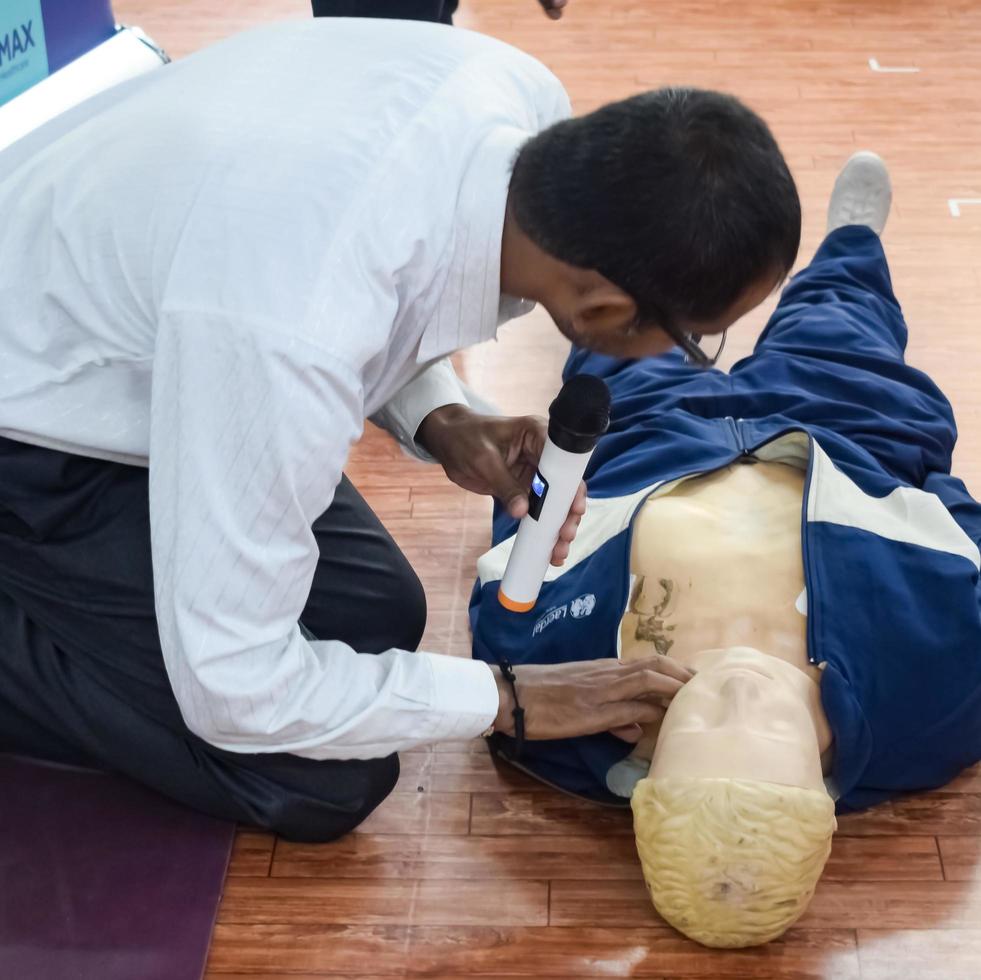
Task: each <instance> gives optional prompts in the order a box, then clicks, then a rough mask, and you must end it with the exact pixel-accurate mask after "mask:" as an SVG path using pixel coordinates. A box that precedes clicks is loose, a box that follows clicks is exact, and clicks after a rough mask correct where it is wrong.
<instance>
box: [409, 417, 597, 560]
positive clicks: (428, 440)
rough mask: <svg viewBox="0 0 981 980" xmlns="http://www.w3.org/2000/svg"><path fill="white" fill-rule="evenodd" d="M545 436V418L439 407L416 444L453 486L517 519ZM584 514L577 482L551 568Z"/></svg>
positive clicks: (561, 557) (583, 488) (521, 514)
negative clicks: (485, 497) (492, 500)
mask: <svg viewBox="0 0 981 980" xmlns="http://www.w3.org/2000/svg"><path fill="white" fill-rule="evenodd" d="M546 432H547V425H546V423H545V420H544V419H540V418H536V417H535V416H532V415H524V416H521V417H519V418H502V417H498V416H494V415H478V414H477V413H476V412H473V411H471V410H470V409H469V408H467V407H466V406H465V405H445V406H444V407H443V408H437V409H436V410H435V411H433V412H430V413H429V415H427V416H426V418H425V419H424V420H423V422H422V425H420V426H419V431H418V432H417V433H416V440H417V441H418V442H419V443H420V444H421V445H422V446H424V447H425V448H426V449H427V450H428V451H429V452H430V453H432V455H433V456H434V457H435V458H436V459H437V460H438V461H439V462H440V463H441V464H442V465H443V469H444V470H446V475H447V476H448V477H449V478H450V479H451V480H452V481H453V482H454V483H455V484H457V486H461V487H463V488H464V490H472V491H473V492H474V493H485V494H490V495H492V496H494V497H497V499H498V500H500V501H501V503H502V504H504V506H505V507H506V508H507V511H508V513H509V514H510V515H511V516H512V517H513V518H515V519H520V518H522V517H524V516H525V514H527V513H528V489H529V488H530V486H531V478H532V476H534V474H535V470H536V468H537V467H538V460H539V459H540V458H541V455H542V450H543V449H544V448H545V437H546ZM585 513H586V485H585V484H584V483H583V484H580V486H579V490H578V492H577V493H576V499H575V500H574V501H573V502H572V507H571V508H570V510H569V516H568V518H567V519H566V522H565V523H564V524H563V525H562V528H561V530H560V531H559V539H558V541H557V542H556V545H555V548H554V549H553V551H552V564H553V565H561V564H562V563H563V562H564V561H565V559H566V558H567V557H568V555H569V545H570V544H571V543H572V541H573V539H574V538H575V536H576V531H577V530H578V528H579V522H580V521H581V520H582V515H583V514H585Z"/></svg>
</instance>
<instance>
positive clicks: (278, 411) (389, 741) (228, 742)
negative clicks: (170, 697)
mask: <svg viewBox="0 0 981 980" xmlns="http://www.w3.org/2000/svg"><path fill="white" fill-rule="evenodd" d="M362 424H363V413H362V391H361V386H360V383H359V379H358V377H357V375H356V374H355V372H353V371H352V370H351V369H350V368H349V367H348V366H347V365H346V364H345V363H344V362H343V361H342V360H341V359H340V358H338V357H336V356H333V355H332V354H331V352H330V351H327V350H324V349H321V348H320V347H318V346H316V345H313V344H310V343H309V342H307V341H304V340H301V339H299V338H297V337H296V336H293V335H290V334H289V333H287V332H286V331H281V330H279V329H277V325H276V324H267V323H243V322H242V321H238V322H231V321H230V318H228V317H227V316H225V315H222V314H219V313H210V312H200V311H188V310H179V311H169V312H167V313H166V314H165V315H164V316H162V318H161V322H160V323H159V325H158V335H157V346H156V350H155V354H154V370H153V385H152V399H151V419H150V521H151V543H152V553H153V569H154V590H155V598H156V611H157V619H158V623H159V629H160V641H161V647H162V650H163V657H164V662H165V665H166V668H167V673H168V676H169V678H170V681H171V684H172V686H173V689H174V694H175V696H176V699H177V702H178V704H179V706H180V709H181V712H182V715H183V717H184V720H185V722H186V723H187V725H188V727H189V728H190V729H191V730H192V731H193V732H195V733H196V734H197V735H199V736H200V737H202V738H203V739H205V740H206V741H208V742H210V743H212V744H214V745H217V746H219V747H221V748H224V749H228V750H231V751H238V752H292V753H294V754H296V755H302V756H308V757H310V758H314V759H346V758H361V759H365V758H374V757H379V756H383V755H388V754H390V753H392V752H396V751H399V750H403V749H406V748H409V747H411V746H414V745H418V744H424V743H427V742H433V741H438V740H441V739H447V738H468V737H473V736H476V735H478V734H479V733H480V732H481V731H483V730H484V729H486V728H487V727H488V726H489V725H490V723H491V722H492V721H493V718H494V716H495V715H496V713H497V708H498V695H497V686H496V683H495V681H494V678H493V675H492V674H491V672H490V670H489V668H488V667H487V666H486V664H483V663H480V662H476V661H470V660H464V659H458V658H453V657H448V656H439V655H437V654H431V653H408V652H405V651H400V650H389V651H387V652H385V653H382V654H380V655H369V654H359V653H357V652H355V650H353V649H352V648H351V647H349V646H347V645H346V644H344V643H341V642H339V641H336V640H330V639H326V640H316V641H307V640H306V639H304V637H303V636H302V635H301V633H300V629H299V626H298V620H299V618H300V615H301V612H302V609H303V606H304V605H305V603H306V599H307V596H308V595H309V592H310V587H311V583H312V581H313V575H314V570H315V568H316V565H317V560H318V556H319V551H318V546H317V542H316V539H315V537H314V534H313V531H312V524H313V522H314V520H315V519H316V518H317V517H318V516H319V515H320V514H322V513H323V512H324V511H325V510H326V509H327V508H328V507H329V506H330V503H331V500H332V499H333V494H334V489H335V487H336V486H337V484H338V482H339V480H340V476H341V471H342V468H343V465H344V463H345V461H346V459H347V456H348V452H349V450H350V447H351V445H352V443H353V442H354V441H355V440H356V439H357V438H358V436H359V435H360V432H361V429H362Z"/></svg>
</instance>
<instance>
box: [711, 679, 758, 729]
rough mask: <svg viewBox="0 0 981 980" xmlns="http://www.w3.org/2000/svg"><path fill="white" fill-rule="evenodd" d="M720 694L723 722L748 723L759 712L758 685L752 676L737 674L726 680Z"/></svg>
mask: <svg viewBox="0 0 981 980" xmlns="http://www.w3.org/2000/svg"><path fill="white" fill-rule="evenodd" d="M720 693H721V694H722V703H723V709H722V715H723V721H726V722H744V721H749V720H751V719H752V718H753V717H754V716H755V715H756V714H757V713H758V711H759V704H760V684H759V681H757V680H756V679H755V678H753V677H752V675H749V674H737V675H735V676H733V677H728V678H726V681H725V683H724V684H723V685H722V688H721V691H720Z"/></svg>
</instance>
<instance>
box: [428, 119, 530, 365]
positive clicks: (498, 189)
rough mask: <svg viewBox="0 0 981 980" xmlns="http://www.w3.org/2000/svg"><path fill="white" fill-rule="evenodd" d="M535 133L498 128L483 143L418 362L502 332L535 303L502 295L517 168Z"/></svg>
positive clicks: (465, 184) (471, 168) (468, 173)
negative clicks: (516, 160) (511, 194)
mask: <svg viewBox="0 0 981 980" xmlns="http://www.w3.org/2000/svg"><path fill="white" fill-rule="evenodd" d="M529 135H530V134H529V133H527V132H525V131H524V130H522V129H518V128H517V127H512V126H497V127H495V128H494V129H493V130H491V132H490V133H489V134H488V135H487V137H486V138H485V139H484V140H483V141H482V142H481V143H479V144H478V145H477V147H476V148H475V149H474V152H473V155H472V156H471V159H470V162H469V164H468V166H467V169H466V170H465V172H464V174H463V179H462V181H461V184H460V193H459V197H458V198H457V206H456V214H455V216H454V234H453V245H452V251H451V255H450V260H449V268H448V272H447V276H446V282H445V285H444V286H443V290H442V293H441V295H440V298H439V302H438V304H437V307H436V311H435V313H434V314H433V317H432V319H431V320H430V322H429V325H428V326H427V327H426V329H425V330H424V331H423V334H422V338H421V340H420V342H419V352H418V355H417V360H418V362H419V363H428V362H429V361H433V360H436V359H437V358H440V357H443V356H445V355H446V354H449V353H451V352H452V351H455V350H459V349H460V348H462V347H470V346H471V345H472V344H479V343H481V342H482V341H484V340H490V339H492V338H493V337H494V336H495V335H496V334H497V328H498V327H499V326H500V325H501V324H503V323H505V322H506V321H508V320H510V319H512V318H513V317H516V316H523V315H524V314H525V313H527V312H529V310H531V309H533V308H534V303H530V302H528V301H527V300H519V299H515V298H513V297H510V296H502V295H501V237H502V235H503V232H504V212H505V208H506V206H507V198H508V186H509V184H510V182H511V169H512V167H513V165H514V158H515V157H516V156H517V153H518V149H519V148H520V147H521V145H522V144H523V143H524V142H525V140H527V139H528V137H529Z"/></svg>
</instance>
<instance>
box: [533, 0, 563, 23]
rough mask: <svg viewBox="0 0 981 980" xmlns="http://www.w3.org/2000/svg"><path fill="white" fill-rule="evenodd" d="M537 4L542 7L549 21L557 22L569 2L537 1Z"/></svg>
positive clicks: (556, 0)
mask: <svg viewBox="0 0 981 980" xmlns="http://www.w3.org/2000/svg"><path fill="white" fill-rule="evenodd" d="M538 2H539V3H540V4H541V5H542V10H544V11H545V16H546V17H548V18H549V19H551V20H559V19H560V18H561V17H562V11H563V10H564V9H565V5H566V4H567V3H568V2H569V0H538Z"/></svg>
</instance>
